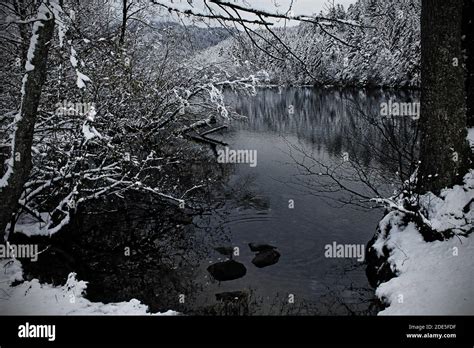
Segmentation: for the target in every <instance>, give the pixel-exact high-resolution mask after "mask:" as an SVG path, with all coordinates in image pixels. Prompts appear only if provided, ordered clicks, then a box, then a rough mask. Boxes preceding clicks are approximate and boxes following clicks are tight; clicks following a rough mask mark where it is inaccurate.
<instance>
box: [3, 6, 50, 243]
mask: <svg viewBox="0 0 474 348" xmlns="http://www.w3.org/2000/svg"><path fill="white" fill-rule="evenodd" d="M47 14H49V16H50V17H51V19H49V20H42V24H43V25H42V26H39V28H38V29H37V32H36V33H37V35H38V37H37V43H36V46H35V49H34V52H33V59H32V61H31V64H32V65H33V66H34V68H33V70H30V71H27V73H26V81H25V83H24V93H23V96H22V100H21V108H20V111H19V113H20V116H21V118H20V120H19V121H18V122H17V124H16V127H15V128H16V131H15V139H14V142H13V149H14V152H13V166H12V168H13V172H12V174H11V175H10V177H9V178H8V181H7V185H6V186H5V187H2V188H0V240H3V238H4V233H5V228H6V226H7V224H8V223H9V222H10V220H11V217H12V214H14V213H15V212H16V210H17V206H18V200H19V199H20V196H21V193H22V191H23V186H24V185H25V183H26V181H27V180H28V176H29V175H30V171H31V166H32V163H31V146H32V143H33V132H34V128H35V123H36V113H37V111H38V105H39V102H40V97H41V89H42V87H43V84H44V82H45V80H46V74H47V65H46V63H47V60H48V52H49V46H50V43H51V40H52V38H53V33H54V19H53V17H52V14H51V13H49V12H48V13H47Z"/></svg>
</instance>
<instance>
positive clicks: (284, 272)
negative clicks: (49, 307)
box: [26, 87, 417, 315]
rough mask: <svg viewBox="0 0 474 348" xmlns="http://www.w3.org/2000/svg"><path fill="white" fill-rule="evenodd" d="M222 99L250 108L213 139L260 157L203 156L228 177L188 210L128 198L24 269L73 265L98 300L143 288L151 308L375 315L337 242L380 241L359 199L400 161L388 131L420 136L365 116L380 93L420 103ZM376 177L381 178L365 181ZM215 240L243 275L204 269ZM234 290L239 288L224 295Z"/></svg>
mask: <svg viewBox="0 0 474 348" xmlns="http://www.w3.org/2000/svg"><path fill="white" fill-rule="evenodd" d="M227 98H228V101H229V103H230V105H231V106H232V108H233V110H235V111H236V112H237V113H239V114H241V115H242V116H244V117H240V118H234V119H232V120H231V121H229V122H228V129H227V130H226V131H224V132H222V133H219V134H217V133H214V134H211V135H209V137H211V138H214V139H216V140H219V141H222V142H225V143H227V148H228V149H229V150H250V151H255V154H256V163H255V164H256V165H255V166H253V165H252V166H251V165H250V164H249V163H238V164H231V163H217V161H216V162H213V161H211V163H200V162H197V163H196V164H195V166H196V169H197V170H198V169H199V171H202V172H206V170H207V171H211V172H212V173H219V178H220V179H219V181H218V182H216V183H215V184H213V185H212V186H211V190H210V191H211V192H210V193H209V195H207V196H206V198H202V197H201V200H202V202H201V203H202V204H201V206H202V207H203V209H201V211H200V212H199V213H193V216H192V217H189V216H186V215H183V213H182V212H180V211H179V209H171V208H169V207H165V206H162V205H159V204H156V202H151V201H150V202H148V203H147V201H146V200H144V201H143V200H142V201H140V202H138V201H137V202H134V200H133V199H131V200H127V201H126V202H118V203H114V202H109V206H110V203H112V204H117V207H116V208H115V209H109V208H107V209H106V208H104V209H93V211H89V212H88V213H87V214H86V213H84V214H82V215H80V216H78V217H76V219H75V222H74V223H71V225H70V226H69V227H68V228H67V230H66V231H64V232H61V234H62V236H61V234H58V236H57V237H55V238H56V246H55V248H53V249H52V250H53V251H51V252H50V254H48V255H45V256H44V257H43V260H44V261H43V262H46V263H48V262H50V263H51V262H55V263H58V262H59V263H61V266H59V267H57V268H56V269H55V270H54V271H52V270H50V269H49V267H46V266H45V264H44V263H43V266H42V263H41V262H39V263H38V265H33V264H30V265H26V270H27V271H28V272H29V273H30V274H32V275H34V276H36V277H39V278H40V279H41V280H44V281H52V282H56V283H61V281H60V280H59V279H60V278H61V279H62V278H64V277H65V276H66V275H67V272H69V271H71V270H74V271H76V272H77V273H78V276H79V278H81V279H85V280H87V281H89V285H88V298H90V299H91V300H93V301H102V302H117V301H125V300H127V301H128V300H130V299H131V298H138V299H139V300H141V301H142V302H143V303H145V304H147V305H149V306H150V308H151V310H153V311H158V310H159V311H163V310H167V309H173V310H177V311H182V312H184V313H188V314H210V315H212V314H256V315H258V314H274V315H285V314H295V315H307V314H309V315H352V314H357V315H373V314H375V313H376V310H377V307H376V301H375V297H374V293H373V289H371V288H370V286H369V284H368V281H367V278H366V275H365V265H364V263H363V262H361V260H360V258H359V256H360V255H355V254H354V255H350V256H352V257H345V256H347V255H345V256H344V255H343V256H342V257H328V254H327V253H326V251H327V249H328V248H333V247H334V246H337V245H341V246H345V245H346V246H347V245H351V246H354V250H360V249H356V248H359V247H360V248H362V247H363V246H364V245H365V244H366V243H367V242H368V241H369V240H370V239H371V238H372V236H373V234H374V232H375V230H376V227H377V223H378V221H379V220H380V219H381V217H382V216H383V211H382V210H381V209H380V208H377V207H375V206H373V203H370V202H369V200H368V199H367V198H363V197H369V198H370V197H376V196H377V195H390V194H391V192H392V186H391V180H395V179H394V178H395V177H396V176H397V173H396V170H397V168H396V166H394V164H393V163H392V162H391V161H390V160H389V159H390V158H391V157H390V155H391V151H390V149H389V146H388V145H387V141H388V140H389V141H401V142H403V141H406V139H408V138H409V135H410V134H411V133H412V132H411V128H410V127H411V123H410V122H411V121H410V120H407V119H405V118H403V119H402V118H400V119H397V120H394V121H393V124H392V129H391V130H390V131H391V132H392V133H393V134H392V135H393V138H392V137H390V139H388V140H387V138H386V137H385V136H381V135H380V134H378V132H377V129H375V128H371V127H369V126H367V122H369V123H370V122H371V121H370V120H371V117H379V114H380V105H381V103H383V102H388V101H389V100H397V99H400V100H403V101H410V100H417V95H416V93H413V92H409V91H403V92H400V91H398V92H394V91H383V90H359V89H333V88H331V89H315V88H309V87H308V88H303V87H300V88H265V89H259V90H258V93H257V95H256V96H247V95H245V96H244V95H238V94H234V93H233V92H230V91H229V92H228V93H227ZM405 138H406V139H405ZM219 149H220V150H222V147H219ZM209 152H210V153H211V150H210V149H209ZM211 157H212V156H211ZM351 161H354V162H355V163H357V166H355V167H354V165H351ZM361 172H366V173H368V176H369V177H368V178H367V177H364V176H363V175H361ZM308 174H311V175H308ZM331 176H332V177H333V178H332V179H331ZM334 178H335V179H337V180H338V182H339V184H341V185H342V186H344V187H345V188H346V190H341V187H340V185H337V184H335V182H334V180H333V179H334ZM367 180H368V181H369V182H370V183H372V184H373V187H372V188H371V187H367V185H365V184H364V183H362V181H367ZM350 192H357V193H360V194H361V196H363V197H362V198H361V197H359V196H357V195H352V194H350ZM249 243H260V244H268V245H271V246H274V247H276V251H277V252H278V254H279V255H280V257H279V259H278V260H276V261H277V262H276V263H273V264H271V265H268V266H266V267H256V266H255V265H254V264H253V263H252V260H253V258H254V257H255V256H256V252H252V251H251V250H250V248H249V246H248V244H249ZM219 247H220V248H228V249H229V248H230V250H231V251H232V259H233V260H234V261H236V262H238V263H240V264H242V265H243V266H244V267H245V275H243V276H242V275H241V276H240V277H239V278H238V279H234V280H226V281H217V280H216V279H213V277H212V276H211V274H210V272H209V271H208V267H209V266H212V265H216V264H219V263H222V262H224V261H225V260H226V259H227V258H228V257H227V256H225V255H224V254H225V253H224V254H223V253H221V252H218V251H216V250H215V249H216V248H218V249H219ZM124 248H129V249H131V250H132V252H131V255H124ZM54 250H56V252H55V253H54ZM64 255H66V256H64ZM333 256H337V255H335V254H334V255H333ZM358 258H359V260H358ZM234 261H232V262H234ZM58 274H59V275H60V277H59V275H58ZM227 292H234V293H231V294H227V295H228V296H227V295H225V294H224V295H218V297H219V299H220V300H217V299H216V294H222V293H227ZM226 296H227V297H228V298H227V300H224V301H223V300H222V298H223V297H224V298H226ZM241 296H243V297H241Z"/></svg>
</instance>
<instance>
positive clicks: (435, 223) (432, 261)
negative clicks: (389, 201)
mask: <svg viewBox="0 0 474 348" xmlns="http://www.w3.org/2000/svg"><path fill="white" fill-rule="evenodd" d="M464 182H465V184H464V185H463V186H455V187H453V188H451V189H447V190H444V191H442V192H441V194H440V197H436V196H434V195H433V194H431V193H429V194H427V195H424V196H423V199H422V201H421V204H422V206H424V207H425V208H426V217H427V218H428V220H429V221H430V223H431V226H432V227H433V228H435V229H436V230H438V231H444V230H446V229H448V228H451V229H452V228H454V229H455V231H457V233H459V232H461V230H464V231H469V230H472V218H473V212H472V208H471V209H468V210H467V211H466V210H465V211H464V212H463V207H465V206H466V205H468V204H469V202H470V201H471V200H472V199H473V197H474V170H471V171H470V173H468V174H466V176H465V177H464ZM471 207H472V201H471ZM401 214H403V213H401V212H397V211H392V212H391V213H389V214H388V215H386V216H385V218H384V219H383V220H382V221H381V222H380V224H381V226H382V227H383V225H384V224H387V223H390V224H391V225H392V227H391V230H390V232H389V233H387V235H383V234H380V235H379V238H378V239H377V241H376V243H375V244H374V245H373V247H374V248H375V250H377V251H378V253H379V254H381V252H382V248H383V247H384V246H386V247H387V248H388V249H389V250H390V257H389V258H388V262H389V263H390V266H391V268H392V271H395V273H396V274H397V276H396V277H395V278H392V279H390V280H389V281H387V282H385V283H382V284H380V285H379V287H378V288H377V290H376V295H377V296H378V297H379V298H381V299H383V300H384V301H385V303H387V304H388V307H387V308H386V309H385V310H383V311H381V312H379V315H473V314H474V296H472V294H474V236H473V235H474V233H471V234H469V236H468V237H466V236H461V235H456V236H454V237H453V238H451V239H449V240H446V241H435V242H430V243H427V242H425V241H424V240H423V238H422V236H421V234H420V233H419V232H418V230H417V228H416V227H415V225H414V224H412V223H410V224H408V225H407V226H404V225H403V224H402V223H401V221H400V218H401Z"/></svg>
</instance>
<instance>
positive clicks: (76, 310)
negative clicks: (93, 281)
mask: <svg viewBox="0 0 474 348" xmlns="http://www.w3.org/2000/svg"><path fill="white" fill-rule="evenodd" d="M22 279H23V272H22V268H21V263H20V262H19V261H18V260H12V259H3V260H0V314H1V315H66V314H70V315H104V314H117V315H145V314H150V313H148V306H146V305H144V304H141V303H140V301H138V300H136V299H132V300H130V301H128V302H119V303H109V304H104V303H101V302H90V301H89V300H87V299H86V298H84V293H85V290H86V288H87V283H86V282H84V281H78V280H77V279H76V276H75V274H74V273H71V274H70V275H69V278H68V280H67V282H66V284H65V285H63V286H58V287H54V286H51V285H49V284H40V283H39V281H38V280H37V279H33V280H31V281H25V282H23V283H20V284H19V285H17V286H11V285H12V283H13V282H14V281H16V280H22ZM175 314H177V313H176V312H173V311H167V312H165V313H156V315H175Z"/></svg>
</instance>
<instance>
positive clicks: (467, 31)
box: [462, 0, 474, 127]
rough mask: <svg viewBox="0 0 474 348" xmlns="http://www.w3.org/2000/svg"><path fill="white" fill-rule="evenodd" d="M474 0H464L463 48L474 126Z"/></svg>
mask: <svg viewBox="0 0 474 348" xmlns="http://www.w3.org/2000/svg"><path fill="white" fill-rule="evenodd" d="M472 13H474V0H464V8H463V12H462V16H463V37H464V40H463V48H464V50H465V56H466V57H467V58H466V72H467V76H466V102H467V125H468V127H474V18H473V16H472Z"/></svg>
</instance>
